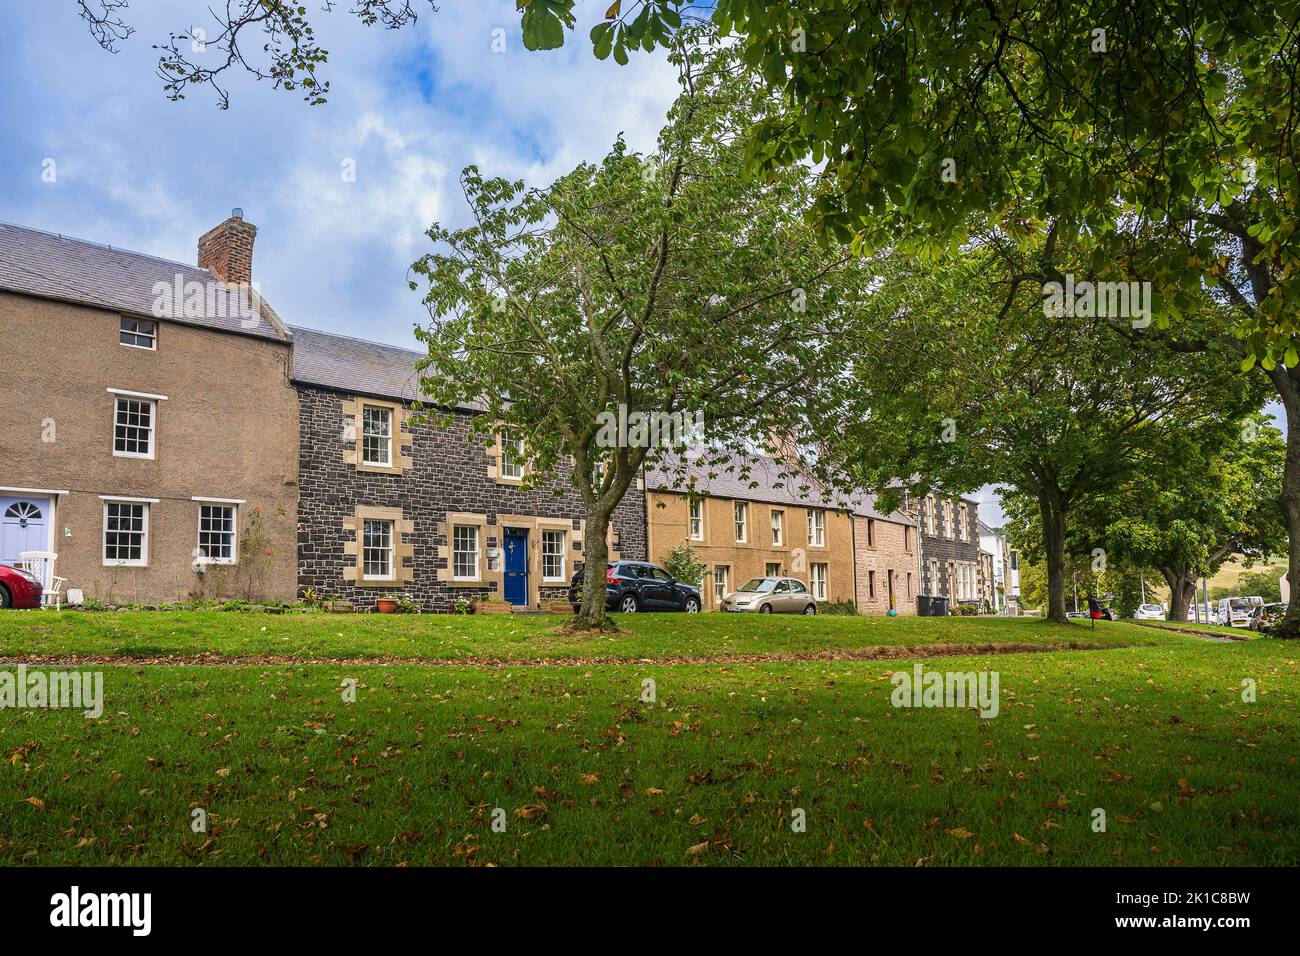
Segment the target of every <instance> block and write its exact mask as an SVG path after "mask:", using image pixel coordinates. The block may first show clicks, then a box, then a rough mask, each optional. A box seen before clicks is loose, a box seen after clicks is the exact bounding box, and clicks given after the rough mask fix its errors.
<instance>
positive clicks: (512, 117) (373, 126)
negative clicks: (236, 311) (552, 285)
mask: <svg viewBox="0 0 1300 956" xmlns="http://www.w3.org/2000/svg"><path fill="white" fill-rule="evenodd" d="M309 2H310V9H312V10H313V11H317V10H318V9H319V7H320V5H321V4H320V2H319V0H309ZM208 5H209V4H208V2H207V0H131V4H130V7H129V9H128V10H126V11H125V12H124V14H123V15H124V18H125V19H126V20H127V22H129V23H130V24H131V25H132V26H133V27H135V29H136V32H135V34H134V35H133V36H132V37H130V39H128V40H127V41H126V42H124V43H123V44H121V52H119V53H117V54H116V55H114V54H110V53H106V52H104V51H103V50H101V49H100V48H99V47H98V46H97V45H96V44H95V42H94V41H93V40H92V39H91V37H90V35H89V33H88V32H87V30H86V28H85V26H84V24H83V23H82V22H81V20H80V19H79V18H78V15H77V4H76V2H75V0H48V2H43V3H38V4H11V5H7V9H6V20H7V21H8V23H7V31H6V36H5V38H4V39H3V40H0V185H2V187H3V188H0V219H3V220H5V221H8V222H14V223H19V224H22V225H26V226H32V227H36V228H40V229H45V230H49V231H52V232H58V233H63V234H66V235H71V236H76V237H78V238H83V239H90V240H93V241H96V242H103V243H107V244H110V245H115V246H121V247H124V248H127V249H131V250H135V251H140V252H147V253H150V254H153V255H157V256H162V257H165V258H169V259H177V260H181V261H184V262H193V261H194V256H195V245H196V241H197V239H198V237H199V235H200V234H201V233H203V232H204V231H205V230H207V229H208V228H209V227H211V226H213V225H216V224H217V223H218V222H220V221H221V220H223V219H224V218H226V216H227V215H229V213H230V210H231V208H232V207H235V206H238V207H241V208H242V209H243V210H244V215H245V218H246V219H247V220H248V221H249V222H252V223H253V224H255V225H256V226H257V227H258V235H257V245H256V249H255V253H254V260H253V276H254V279H255V280H256V281H258V282H259V283H260V285H261V288H262V292H263V293H264V294H265V295H266V296H267V298H268V299H269V301H270V302H271V303H272V304H273V305H274V306H275V308H276V310H277V311H278V312H279V313H280V315H281V316H283V317H285V319H286V320H287V321H289V322H290V323H291V324H297V325H305V326H310V327H312V328H318V329H325V330H328V331H337V332H342V333H347V334H354V335H359V336H363V337H369V338H375V339H379V340H382V341H387V342H392V343H394V344H409V345H414V344H415V340H414V337H413V336H412V334H411V328H412V325H413V323H415V322H417V321H419V320H420V319H421V318H422V317H423V316H424V310H423V308H422V307H421V305H420V302H419V296H418V295H417V294H415V293H413V292H411V291H409V289H408V287H407V285H406V270H407V267H408V266H409V265H410V263H411V262H412V261H413V260H414V259H416V258H417V257H418V256H419V255H420V254H421V253H422V252H424V251H426V250H427V249H428V246H429V244H428V240H427V239H426V238H425V236H424V231H425V230H426V229H428V227H429V226H430V224H431V223H433V222H434V221H435V220H440V221H442V222H443V223H444V224H452V225H458V224H461V223H463V222H464V218H465V212H466V208H465V204H464V200H463V197H462V196H461V192H460V185H459V181H458V177H459V174H460V171H461V169H462V168H463V167H464V166H466V165H467V164H470V163H475V164H478V165H479V167H480V168H481V169H482V170H483V171H484V173H486V174H500V175H506V176H510V177H512V178H513V177H520V178H524V179H526V180H527V181H529V182H530V183H534V184H542V183H545V182H548V181H550V180H551V179H553V178H555V177H556V176H557V175H559V174H561V173H562V172H564V171H567V170H568V169H569V168H570V167H572V166H573V165H574V164H576V163H577V162H579V161H581V160H585V159H597V158H599V157H600V156H602V155H603V154H604V153H605V151H606V150H607V149H608V147H609V145H610V144H611V142H612V141H613V139H614V137H615V136H616V135H617V134H618V133H619V131H624V132H625V134H626V136H627V138H628V141H629V143H630V144H631V145H632V147H633V148H634V149H647V148H650V147H653V145H654V138H655V134H656V132H657V130H658V128H659V125H660V123H661V121H662V119H663V116H664V113H665V112H666V110H667V108H668V106H669V104H670V103H671V100H672V98H673V96H674V94H675V92H676V81H675V74H674V72H673V70H672V68H671V67H670V66H669V65H668V64H667V62H666V61H665V60H664V58H663V57H662V56H661V55H656V56H646V55H641V56H639V57H636V58H634V59H633V61H632V63H631V64H630V65H629V66H627V67H619V66H617V64H615V63H614V62H613V61H612V60H611V61H608V62H607V63H600V62H599V61H597V60H596V59H595V58H594V57H593V56H592V55H591V53H590V45H589V44H588V43H586V42H584V41H585V40H586V34H587V31H588V30H590V28H591V25H592V24H591V23H584V22H582V21H581V20H580V22H579V24H578V28H577V31H576V33H575V35H574V36H573V37H571V38H570V43H569V44H568V45H567V46H566V48H565V49H564V50H562V51H557V52H554V53H545V54H544V53H529V52H527V51H526V50H524V48H523V44H522V42H521V40H520V39H519V18H518V14H517V13H515V9H514V8H515V4H514V0H440V3H439V6H440V8H441V9H440V10H439V11H438V12H437V13H432V12H430V11H429V10H428V5H427V3H426V2H425V0H418V2H416V3H414V4H413V6H414V7H415V9H416V10H417V11H419V12H420V13H421V16H420V19H419V22H418V23H417V24H415V25H413V26H408V27H407V28H405V29H404V30H401V31H388V30H384V29H382V28H371V29H368V28H366V27H364V26H363V25H361V24H360V22H359V21H357V19H356V18H355V17H352V16H350V15H348V13H347V10H346V8H347V7H348V6H350V3H347V2H344V3H340V4H338V5H337V7H338V8H337V9H336V10H335V11H334V12H333V13H330V14H324V13H319V12H316V13H315V14H314V20H313V23H314V24H315V26H316V28H317V33H318V35H319V37H320V41H321V45H322V46H323V47H325V48H326V49H327V50H329V52H330V59H329V63H328V65H327V66H326V67H325V70H324V75H325V77H326V78H328V79H329V80H330V82H331V87H332V91H333V92H332V95H331V97H330V102H329V103H328V104H327V105H324V106H314V107H313V106H308V105H306V104H305V103H304V102H303V101H302V99H301V98H300V96H299V95H298V94H297V93H296V92H285V91H276V90H274V89H273V88H272V87H271V85H270V84H269V83H267V82H262V83H256V82H253V81H251V80H245V79H243V78H233V79H232V83H231V102H230V108H229V109H228V110H225V111H222V110H219V109H218V108H217V107H216V99H215V97H214V96H213V95H212V93H211V92H210V91H208V90H206V89H204V88H199V89H196V90H194V91H193V92H192V93H191V94H190V96H189V98H188V99H187V100H185V101H184V102H181V103H173V102H170V101H169V100H167V99H166V97H165V96H164V95H163V92H162V82H161V80H160V79H159V78H158V77H157V76H156V75H155V68H156V64H157V54H156V52H155V51H154V50H153V49H151V47H152V45H153V44H156V43H162V42H165V40H166V39H167V36H168V34H169V33H171V32H180V31H183V30H187V29H189V28H190V27H191V26H197V27H202V26H205V25H206V26H207V27H208V29H209V36H211V35H213V34H215V30H214V29H212V26H213V22H214V21H213V20H212V19H211V17H210V15H209V14H208V12H207V10H208ZM579 6H580V7H581V8H584V13H585V15H586V16H589V17H590V16H598V15H599V14H600V13H601V12H602V11H603V7H602V8H601V10H596V9H595V7H596V6H599V5H598V4H597V5H593V4H585V3H584V4H580V5H579ZM498 28H500V29H503V30H505V51H504V52H500V53H498V52H494V51H493V46H494V33H493V31H494V30H496V29H498ZM498 37H499V35H498ZM250 39H251V38H250ZM243 45H244V46H245V48H249V47H251V48H252V49H253V50H257V49H259V47H260V39H259V42H258V43H257V44H250V43H249V42H247V41H246V42H245V43H244V44H243ZM205 56H206V57H211V58H213V59H214V61H215V60H216V58H217V57H218V53H217V52H216V49H215V47H210V48H209V51H208V52H207V53H205V54H194V55H193V57H192V58H193V59H195V60H196V61H200V60H202V58H203V57H205ZM47 159H53V160H54V162H55V166H54V169H55V173H56V179H55V182H53V183H48V182H43V181H42V175H41V173H42V170H43V168H45V166H44V165H43V164H44V163H45V160H47ZM348 160H351V161H353V162H354V164H355V169H356V181H355V182H347V181H345V178H344V174H343V171H344V164H345V162H346V161H348Z"/></svg>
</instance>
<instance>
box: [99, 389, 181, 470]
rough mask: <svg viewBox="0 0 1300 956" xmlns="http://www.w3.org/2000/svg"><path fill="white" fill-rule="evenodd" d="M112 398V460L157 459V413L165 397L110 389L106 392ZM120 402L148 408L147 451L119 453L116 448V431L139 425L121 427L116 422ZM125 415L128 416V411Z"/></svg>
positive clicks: (165, 399)
mask: <svg viewBox="0 0 1300 956" xmlns="http://www.w3.org/2000/svg"><path fill="white" fill-rule="evenodd" d="M107 391H108V393H109V394H110V395H112V396H113V457H114V458H136V459H139V460H141V461H154V460H155V459H156V458H157V457H158V413H159V410H160V408H161V405H162V403H163V402H165V401H167V396H166V395H153V394H150V393H148V392H128V391H126V390H125V389H120V388H110V389H108V390H107ZM122 402H136V403H138V404H140V405H147V406H148V407H149V426H148V428H147V429H146V430H147V431H148V434H149V450H148V452H145V453H141V452H138V451H119V450H118V447H117V430H118V428H119V427H122V428H137V429H138V428H140V426H139V425H130V424H126V425H122V424H121V423H119V422H118V420H117V418H118V408H119V405H120V404H121V403H122ZM127 414H128V415H129V414H130V410H129V409H128V412H127Z"/></svg>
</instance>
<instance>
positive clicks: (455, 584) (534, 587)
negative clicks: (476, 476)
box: [437, 511, 620, 607]
mask: <svg viewBox="0 0 1300 956" xmlns="http://www.w3.org/2000/svg"><path fill="white" fill-rule="evenodd" d="M574 521H575V519H573V518H552V517H546V516H541V515H512V514H498V515H497V516H496V521H495V523H490V522H489V520H488V515H486V514H479V513H475V512H463V511H449V512H447V517H446V520H444V521H440V522H438V526H437V534H438V536H439V537H440V538H442V539H443V540H444V541H445V542H446V543H445V544H440V545H438V547H437V558H438V563H439V565H442V566H441V567H439V568H438V569H437V575H438V580H439V581H440V582H441V583H443V584H445V585H446V586H447V587H451V588H468V589H471V590H477V591H484V590H487V591H491V592H492V593H493V594H494V595H495V596H497V597H499V598H503V597H504V583H505V565H504V562H503V561H498V562H497V567H496V569H495V570H493V569H492V567H491V564H490V563H489V560H488V556H489V553H490V552H492V551H498V552H499V551H500V550H501V548H502V544H503V539H504V537H505V529H506V528H521V529H523V530H526V531H528V532H529V534H528V606H530V607H532V606H535V605H536V604H537V603H538V601H539V600H540V597H539V593H540V592H539V589H540V588H543V587H547V588H555V587H560V586H562V585H567V584H568V581H567V579H566V580H565V581H563V582H560V581H552V580H543V579H542V535H541V532H542V531H562V532H564V534H565V542H566V547H565V552H564V555H565V573H566V574H571V573H572V569H573V568H574V567H576V566H577V564H578V563H579V562H580V561H582V560H583V554H584V551H583V546H584V544H583V536H584V533H585V531H586V521H585V520H583V519H577V524H578V527H576V528H575V527H574ZM455 525H472V526H474V527H476V528H478V529H479V576H478V579H477V580H474V581H466V580H454V579H453V576H452V573H451V544H452V542H451V533H452V528H453V527H454V526H455ZM490 542H491V543H490ZM606 542H607V544H608V547H609V558H610V560H611V561H617V560H618V559H619V556H620V552H619V538H618V534H617V533H616V532H615V531H614V527H613V525H612V524H611V525H610V528H609V536H608V538H607V539H606Z"/></svg>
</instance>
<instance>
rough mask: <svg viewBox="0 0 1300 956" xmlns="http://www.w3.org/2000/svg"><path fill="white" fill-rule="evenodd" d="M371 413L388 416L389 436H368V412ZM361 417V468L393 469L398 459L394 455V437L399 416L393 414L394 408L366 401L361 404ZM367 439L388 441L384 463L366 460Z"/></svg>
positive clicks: (359, 437) (359, 451) (358, 456)
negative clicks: (394, 426)
mask: <svg viewBox="0 0 1300 956" xmlns="http://www.w3.org/2000/svg"><path fill="white" fill-rule="evenodd" d="M370 411H373V412H382V413H383V414H384V415H385V416H387V419H388V434H387V435H386V436H380V435H369V434H367V432H366V412H370ZM360 417H361V421H360V422H358V425H359V426H360V434H359V435H358V440H359V441H360V445H361V447H360V448H359V449H358V455H357V460H358V462H359V464H360V465H361V467H363V468H392V467H393V459H394V458H395V457H396V456H394V454H393V437H394V431H395V429H394V428H393V425H394V423H395V422H396V421H397V416H396V415H394V414H393V408H392V406H391V405H377V404H375V403H374V402H367V401H365V400H362V402H361V416H360ZM367 438H386V439H387V441H385V442H384V451H385V454H386V457H385V460H384V461H370V460H369V459H368V458H366V447H367V446H366V439H367Z"/></svg>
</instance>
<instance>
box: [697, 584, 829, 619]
mask: <svg viewBox="0 0 1300 956" xmlns="http://www.w3.org/2000/svg"><path fill="white" fill-rule="evenodd" d="M721 607H722V610H724V611H734V612H740V613H748V614H816V613H817V601H816V599H815V598H814V597H813V596H812V592H811V591H809V590H808V587H807V585H805V584H804V583H803V582H802V581H800V580H799V579H798V578H754V580H752V581H747V582H746V583H745V584H744V586H743V587H741V589H740V590H739V591H732V592H731V593H730V594H728V595H727V596H726V597H725V598H723V599H722V606H721Z"/></svg>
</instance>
